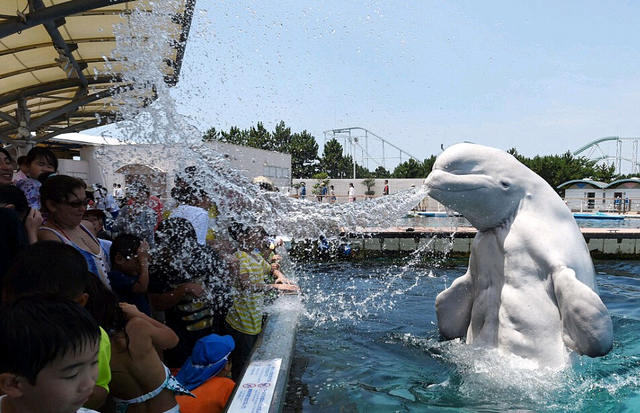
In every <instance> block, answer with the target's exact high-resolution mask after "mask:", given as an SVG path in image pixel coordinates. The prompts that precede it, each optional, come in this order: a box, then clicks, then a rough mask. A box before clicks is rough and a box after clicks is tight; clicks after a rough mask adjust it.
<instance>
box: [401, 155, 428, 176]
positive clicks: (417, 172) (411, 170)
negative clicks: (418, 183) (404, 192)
mask: <svg viewBox="0 0 640 413" xmlns="http://www.w3.org/2000/svg"><path fill="white" fill-rule="evenodd" d="M426 176H427V174H426V173H425V171H424V167H423V164H422V163H421V162H418V161H416V160H415V159H413V158H411V159H409V160H408V161H406V162H403V163H401V164H399V165H398V166H396V169H394V170H393V174H392V177H394V178H426Z"/></svg>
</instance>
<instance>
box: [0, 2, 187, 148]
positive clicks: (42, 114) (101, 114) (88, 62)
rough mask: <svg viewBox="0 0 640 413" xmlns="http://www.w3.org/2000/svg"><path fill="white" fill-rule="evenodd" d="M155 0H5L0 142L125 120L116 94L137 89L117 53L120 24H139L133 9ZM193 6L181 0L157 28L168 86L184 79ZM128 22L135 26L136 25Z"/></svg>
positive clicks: (0, 35)
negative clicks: (167, 23) (133, 18)
mask: <svg viewBox="0 0 640 413" xmlns="http://www.w3.org/2000/svg"><path fill="white" fill-rule="evenodd" d="M154 4H157V3H154V2H153V1H151V0H139V1H131V0H2V1H0V141H2V142H5V143H13V144H16V145H17V146H20V145H24V144H25V143H31V144H33V143H38V142H42V141H45V140H47V139H49V138H51V137H53V136H56V135H58V134H61V133H68V132H79V131H82V130H86V129H90V128H93V127H96V126H98V125H101V124H105V123H107V122H113V121H117V120H119V119H120V118H121V116H120V113H119V109H118V106H117V104H115V99H117V95H118V94H120V93H123V92H127V93H132V92H131V90H132V87H131V84H130V83H128V82H127V81H125V80H124V79H125V77H123V70H126V69H124V67H126V66H125V65H123V64H122V63H123V62H122V59H120V58H117V57H115V58H114V57H113V56H112V55H113V53H112V52H113V50H115V49H116V34H115V33H116V31H115V29H114V28H115V27H116V25H123V24H124V25H131V24H133V23H132V22H131V19H130V17H131V15H132V13H133V11H134V10H135V9H138V10H145V11H147V12H150V11H152V7H154ZM194 6H195V0H179V3H177V6H176V9H175V10H176V12H175V14H173V13H172V15H171V16H170V17H171V18H170V21H171V24H172V25H174V27H166V32H164V33H159V34H158V36H166V39H167V42H168V43H169V45H170V47H167V48H166V50H167V52H166V55H163V56H162V59H163V61H164V62H166V67H164V65H163V73H164V81H165V83H167V84H168V85H170V86H172V85H174V84H175V83H177V81H178V76H179V72H180V66H181V64H182V57H183V54H184V49H185V46H186V41H187V36H188V33H189V28H190V25H191V19H192V16H193V9H194ZM171 24H170V25H171ZM130 29H131V30H130V31H131V32H133V33H136V30H135V29H136V28H135V27H131V28H130ZM136 40H137V41H141V42H142V41H145V39H144V38H140V39H136ZM133 93H136V92H135V90H134V92H133ZM140 93H147V94H148V93H149V92H148V91H147V92H140ZM153 99H155V96H153V95H151V96H143V97H142V99H140V102H142V104H143V105H148V104H149V103H151V102H152V101H153ZM33 132H35V137H34V136H33Z"/></svg>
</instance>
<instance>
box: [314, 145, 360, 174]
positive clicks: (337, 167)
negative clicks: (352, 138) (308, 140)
mask: <svg viewBox="0 0 640 413" xmlns="http://www.w3.org/2000/svg"><path fill="white" fill-rule="evenodd" d="M352 165H353V164H352V162H351V157H350V156H349V157H345V156H344V155H343V154H342V145H340V142H338V140H337V139H335V138H333V139H331V140H329V141H327V143H326V144H325V145H324V151H323V152H322V158H321V159H320V169H321V170H322V171H324V172H326V173H327V174H328V175H329V176H330V177H331V178H333V179H341V178H347V177H349V176H350V175H351V174H352V173H353V169H351V168H352ZM350 172H351V174H350Z"/></svg>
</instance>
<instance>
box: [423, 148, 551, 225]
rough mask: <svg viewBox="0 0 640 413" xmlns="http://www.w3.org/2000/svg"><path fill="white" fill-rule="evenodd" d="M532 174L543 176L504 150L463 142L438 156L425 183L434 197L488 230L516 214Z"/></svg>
mask: <svg viewBox="0 0 640 413" xmlns="http://www.w3.org/2000/svg"><path fill="white" fill-rule="evenodd" d="M532 176H534V177H535V178H536V179H540V178H539V177H538V176H537V175H535V174H534V173H533V172H531V170H530V169H528V168H527V167H526V166H524V165H522V164H521V163H520V162H518V161H517V160H516V159H515V158H514V157H513V156H511V155H510V154H508V153H506V152H504V151H501V150H499V149H495V148H490V147H487V146H482V145H476V144H471V143H460V144H456V145H453V146H451V147H449V148H447V149H446V150H445V151H444V152H442V153H441V154H440V155H439V156H438V158H437V159H436V162H435V164H434V165H433V170H432V172H431V173H430V174H429V176H428V177H427V179H426V180H425V185H426V186H427V193H428V194H429V196H430V197H431V198H433V199H435V200H437V201H438V202H440V203H441V204H443V205H445V206H447V207H448V208H450V209H452V210H454V211H456V212H458V213H460V214H462V215H463V216H464V217H465V218H467V219H468V220H469V222H471V224H472V225H473V226H475V227H476V228H477V229H479V230H486V229H490V228H494V227H497V226H500V225H502V224H503V223H504V222H506V221H508V220H509V219H510V218H511V217H513V216H514V214H515V213H516V212H517V210H518V208H519V206H520V204H521V202H522V200H523V199H524V198H525V197H526V196H527V193H528V191H527V186H528V185H530V181H531V179H532Z"/></svg>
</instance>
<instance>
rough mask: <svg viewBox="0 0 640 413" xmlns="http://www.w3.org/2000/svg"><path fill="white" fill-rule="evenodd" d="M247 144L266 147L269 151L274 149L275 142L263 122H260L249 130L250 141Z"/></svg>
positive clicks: (253, 146) (261, 147)
mask: <svg viewBox="0 0 640 413" xmlns="http://www.w3.org/2000/svg"><path fill="white" fill-rule="evenodd" d="M247 146H251V147H252V148H258V149H265V150H267V151H273V150H274V147H275V145H274V143H273V141H272V139H271V134H270V133H269V131H267V130H266V129H265V128H264V125H263V124H262V122H258V124H257V125H256V126H255V127H253V126H252V127H251V129H250V130H249V141H248V142H247Z"/></svg>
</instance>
